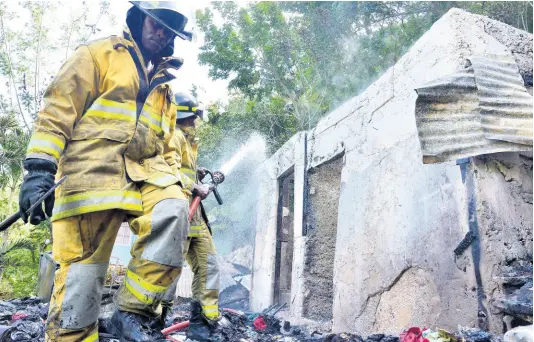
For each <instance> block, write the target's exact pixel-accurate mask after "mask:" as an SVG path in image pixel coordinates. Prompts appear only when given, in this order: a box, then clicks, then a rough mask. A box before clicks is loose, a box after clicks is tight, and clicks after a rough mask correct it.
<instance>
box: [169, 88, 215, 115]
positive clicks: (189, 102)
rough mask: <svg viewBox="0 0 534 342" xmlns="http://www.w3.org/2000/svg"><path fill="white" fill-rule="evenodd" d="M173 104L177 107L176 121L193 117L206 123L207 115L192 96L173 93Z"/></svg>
mask: <svg viewBox="0 0 534 342" xmlns="http://www.w3.org/2000/svg"><path fill="white" fill-rule="evenodd" d="M173 102H174V104H176V107H177V111H176V120H180V119H186V118H189V117H191V116H193V115H194V116H198V117H199V118H201V119H202V120H204V121H206V122H207V121H208V113H207V112H206V111H205V110H204V109H203V108H202V106H200V105H199V103H198V101H197V99H196V98H195V97H194V96H193V95H190V94H187V93H183V92H179V93H175V94H174V98H173Z"/></svg>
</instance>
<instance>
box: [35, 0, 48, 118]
mask: <svg viewBox="0 0 534 342" xmlns="http://www.w3.org/2000/svg"><path fill="white" fill-rule="evenodd" d="M46 6H47V3H46V2H45V3H44V5H43V8H42V10H41V13H40V16H39V36H38V38H37V51H36V53H35V75H34V77H35V85H34V90H35V95H34V99H35V111H36V112H37V111H38V110H39V101H38V94H39V58H40V53H41V50H40V49H41V33H42V32H43V15H44V11H45V9H46Z"/></svg>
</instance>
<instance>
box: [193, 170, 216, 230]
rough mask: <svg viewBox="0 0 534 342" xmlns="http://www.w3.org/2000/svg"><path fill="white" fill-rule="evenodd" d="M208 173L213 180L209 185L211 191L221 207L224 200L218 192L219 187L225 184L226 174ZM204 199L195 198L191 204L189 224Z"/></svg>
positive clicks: (207, 171) (208, 171)
mask: <svg viewBox="0 0 534 342" xmlns="http://www.w3.org/2000/svg"><path fill="white" fill-rule="evenodd" d="M206 173H207V174H208V175H210V177H211V180H210V182H209V183H208V185H209V186H210V191H212V192H213V195H214V196H215V199H216V200H217V203H219V205H222V204H223V200H222V198H221V195H220V194H219V192H218V191H217V186H218V185H219V184H221V183H222V182H224V174H223V173H222V172H221V171H214V172H211V171H210V170H206ZM201 200H202V199H201V198H200V196H195V197H194V198H193V201H192V202H191V205H190V206H189V222H191V220H192V219H193V216H194V215H195V212H196V211H197V208H198V206H199V205H200V201H201Z"/></svg>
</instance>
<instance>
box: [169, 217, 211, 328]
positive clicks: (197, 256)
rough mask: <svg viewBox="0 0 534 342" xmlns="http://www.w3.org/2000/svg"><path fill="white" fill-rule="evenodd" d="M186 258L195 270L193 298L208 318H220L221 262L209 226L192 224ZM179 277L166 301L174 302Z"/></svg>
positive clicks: (185, 250)
mask: <svg viewBox="0 0 534 342" xmlns="http://www.w3.org/2000/svg"><path fill="white" fill-rule="evenodd" d="M184 252H185V256H186V260H187V262H188V263H189V265H190V266H191V270H192V271H193V274H194V276H193V285H192V290H193V298H194V299H197V300H198V301H199V302H200V305H201V306H202V313H203V315H204V317H206V319H208V320H217V319H218V318H219V264H218V262H217V251H216V250H215V245H214V244H213V238H212V236H211V234H210V232H209V229H208V226H207V225H206V223H204V220H201V223H200V224H198V225H196V224H194V223H193V224H192V225H191V228H190V231H189V237H188V238H187V243H186V245H185V248H184ZM177 283H178V279H176V281H175V282H174V283H173V285H172V286H171V288H170V289H169V292H168V293H167V295H165V301H167V302H172V301H173V299H174V297H175V294H176V285H177Z"/></svg>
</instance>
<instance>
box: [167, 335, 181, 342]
mask: <svg viewBox="0 0 534 342" xmlns="http://www.w3.org/2000/svg"><path fill="white" fill-rule="evenodd" d="M165 339H166V340H167V341H174V342H183V341H182V340H179V339H177V338H174V337H172V336H167V337H166V338H165Z"/></svg>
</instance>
